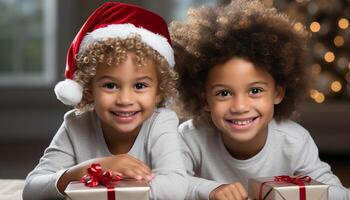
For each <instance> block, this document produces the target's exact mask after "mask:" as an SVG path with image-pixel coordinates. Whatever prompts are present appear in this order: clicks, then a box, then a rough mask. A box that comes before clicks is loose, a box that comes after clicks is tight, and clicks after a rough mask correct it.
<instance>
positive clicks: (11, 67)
mask: <svg viewBox="0 0 350 200" xmlns="http://www.w3.org/2000/svg"><path fill="white" fill-rule="evenodd" d="M56 8H57V6H56V1H55V0H0V44H1V45H0V86H1V87H4V86H5V87H8V86H35V85H39V86H40V85H48V84H50V83H52V82H53V81H55V80H54V78H55V55H56V52H55V51H56V46H55V45H56V43H55V41H56V36H55V33H56Z"/></svg>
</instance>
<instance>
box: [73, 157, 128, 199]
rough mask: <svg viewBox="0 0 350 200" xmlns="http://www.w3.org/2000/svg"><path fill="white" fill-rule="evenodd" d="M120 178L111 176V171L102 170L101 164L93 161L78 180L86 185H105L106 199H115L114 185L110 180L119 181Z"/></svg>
mask: <svg viewBox="0 0 350 200" xmlns="http://www.w3.org/2000/svg"><path fill="white" fill-rule="evenodd" d="M121 179H122V178H121V177H120V176H113V174H112V172H111V171H102V167H101V165H100V164H95V163H94V164H92V165H91V167H89V168H88V169H87V174H86V175H84V176H83V178H81V180H80V181H81V182H82V183H84V184H85V185H86V186H88V187H97V186H98V185H103V186H105V187H106V188H107V193H108V200H115V192H114V186H113V184H111V182H115V181H120V180H121Z"/></svg>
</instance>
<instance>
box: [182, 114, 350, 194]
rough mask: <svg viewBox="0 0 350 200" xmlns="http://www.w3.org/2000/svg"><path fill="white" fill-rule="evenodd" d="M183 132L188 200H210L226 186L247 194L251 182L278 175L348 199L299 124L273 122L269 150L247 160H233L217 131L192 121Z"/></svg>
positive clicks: (267, 144)
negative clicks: (312, 181)
mask: <svg viewBox="0 0 350 200" xmlns="http://www.w3.org/2000/svg"><path fill="white" fill-rule="evenodd" d="M179 131H180V134H181V136H182V146H183V156H184V159H185V165H186V168H187V172H188V174H189V175H191V176H192V177H189V178H190V183H189V184H190V186H189V189H188V192H187V195H186V199H191V200H194V199H208V197H209V194H210V192H211V191H212V190H213V189H215V188H216V187H218V186H219V185H221V184H225V183H233V182H240V183H241V184H242V185H243V186H244V187H245V189H246V190H247V189H248V188H247V187H248V179H249V178H254V177H272V176H277V175H308V176H310V177H311V178H313V179H315V180H317V181H320V182H323V183H325V184H329V185H330V189H329V199H330V200H346V199H348V193H347V190H346V189H345V188H344V187H343V186H342V184H341V182H340V181H339V179H338V178H337V177H336V176H335V175H334V174H333V173H332V171H331V169H330V166H329V165H328V164H327V163H325V162H322V161H321V160H320V159H319V155H318V149H317V147H316V144H315V143H314V141H313V139H312V138H311V136H310V134H309V133H308V131H307V130H305V129H304V128H303V127H301V126H300V125H299V124H297V123H295V122H292V121H285V122H281V123H276V122H275V121H274V120H273V121H272V122H270V123H269V127H268V137H267V141H266V144H265V146H264V147H263V149H262V150H261V151H260V152H259V153H258V154H256V155H255V156H253V157H252V158H249V159H247V160H238V159H235V158H233V157H232V156H231V155H230V154H229V152H228V151H227V150H226V148H225V146H224V144H223V141H222V138H221V137H220V134H219V133H218V131H217V130H216V129H214V128H210V127H204V126H203V127H198V128H196V127H194V126H193V124H192V121H191V120H190V121H186V122H184V123H183V124H181V125H180V126H179Z"/></svg>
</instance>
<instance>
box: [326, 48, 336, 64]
mask: <svg viewBox="0 0 350 200" xmlns="http://www.w3.org/2000/svg"><path fill="white" fill-rule="evenodd" d="M334 59H335V55H334V53H333V52H331V51H327V52H326V53H325V54H324V60H325V61H326V62H328V63H331V62H333V61H334Z"/></svg>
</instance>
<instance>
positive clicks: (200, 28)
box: [170, 0, 347, 199]
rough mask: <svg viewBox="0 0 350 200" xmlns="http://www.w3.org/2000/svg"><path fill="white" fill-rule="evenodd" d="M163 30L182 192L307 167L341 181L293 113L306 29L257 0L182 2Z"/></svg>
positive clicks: (228, 194)
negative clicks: (170, 59) (186, 178)
mask: <svg viewBox="0 0 350 200" xmlns="http://www.w3.org/2000/svg"><path fill="white" fill-rule="evenodd" d="M170 33H171V38H172V41H173V48H174V51H175V60H176V62H177V63H176V65H175V70H176V71H177V72H178V73H179V87H178V90H179V100H180V103H181V104H182V113H183V114H184V116H185V117H190V118H192V119H190V120H188V121H186V122H184V123H182V124H181V125H180V126H179V131H180V134H181V136H182V140H183V156H184V159H185V166H186V169H187V172H188V174H189V175H191V177H190V187H189V189H188V193H187V196H186V199H208V198H209V199H247V198H248V195H247V185H248V179H249V178H254V177H270V176H277V175H290V176H292V175H307V176H310V177H311V178H313V179H315V180H317V181H320V182H323V183H325V184H329V185H330V190H329V198H330V199H347V192H346V189H345V188H344V187H343V186H342V184H341V182H340V181H339V179H338V178H337V177H336V176H335V175H334V174H333V173H332V171H331V168H330V166H329V165H328V164H326V163H325V162H322V161H321V160H320V158H319V155H318V149H317V147H316V145H315V143H314V141H313V139H312V138H311V136H310V134H309V133H308V131H307V130H305V129H304V128H303V127H302V126H300V125H299V124H297V123H296V122H293V121H291V120H290V118H291V116H292V114H293V113H294V111H295V110H296V106H297V104H298V103H299V100H301V97H303V96H304V95H305V92H306V90H305V88H307V87H306V86H307V85H308V82H307V79H308V78H307V73H306V71H307V70H306V64H305V56H306V44H307V39H308V37H309V35H308V33H307V32H306V31H305V30H300V31H297V30H295V29H294V28H293V23H292V22H291V21H290V20H289V19H288V17H287V16H286V15H284V14H281V13H279V12H278V11H277V10H276V9H275V8H267V7H265V6H264V5H263V4H262V3H261V2H260V1H257V0H252V1H245V0H235V1H232V2H231V3H229V4H227V5H221V6H216V7H213V6H209V5H207V6H202V7H199V8H196V9H191V10H190V11H189V15H188V19H187V21H185V22H172V23H171V25H170Z"/></svg>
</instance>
